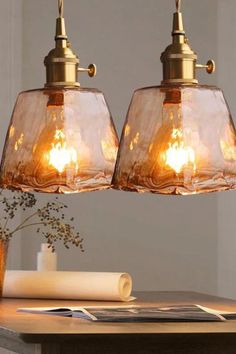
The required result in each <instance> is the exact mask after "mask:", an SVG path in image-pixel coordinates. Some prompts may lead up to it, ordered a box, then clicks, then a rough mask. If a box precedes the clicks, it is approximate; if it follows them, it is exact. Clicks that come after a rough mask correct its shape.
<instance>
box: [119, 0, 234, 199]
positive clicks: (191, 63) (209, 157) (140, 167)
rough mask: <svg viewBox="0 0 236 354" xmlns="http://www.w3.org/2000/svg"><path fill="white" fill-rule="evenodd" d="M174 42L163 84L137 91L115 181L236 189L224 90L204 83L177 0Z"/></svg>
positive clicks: (130, 185) (122, 185)
mask: <svg viewBox="0 0 236 354" xmlns="http://www.w3.org/2000/svg"><path fill="white" fill-rule="evenodd" d="M175 2H176V12H175V13H174V17H173V29H172V43H171V44H170V45H169V46H168V47H167V48H166V49H165V51H164V52H163V53H162V55H161V61H162V64H163V81H162V83H161V86H156V87H147V88H143V89H140V90H137V91H136V92H135V93H134V95H133V98H132V101H131V105H130V108H129V111H128V115H127V119H126V123H125V125H124V129H123V133H122V138H121V142H120V147H119V152H118V158H117V163H116V169H115V174H114V177H113V185H114V188H116V189H122V190H128V191H136V192H152V193H161V194H182V195H185V194H199V193H207V192H214V191H221V190H227V189H236V131H235V127H234V123H233V120H232V118H231V115H230V112H229V109H228V106H227V104H226V101H225V99H224V96H223V93H222V91H221V90H219V89H218V88H216V87H211V86H202V85H199V84H198V80H197V79H196V69H198V68H205V69H206V71H207V73H208V74H211V73H213V72H214V71H215V63H214V61H213V60H209V61H208V62H207V64H206V65H202V64H197V54H196V53H195V52H194V51H193V50H192V49H191V47H190V45H189V42H188V39H187V37H186V34H185V30H184V26H183V18H182V13H181V12H180V4H181V1H180V0H176V1H175Z"/></svg>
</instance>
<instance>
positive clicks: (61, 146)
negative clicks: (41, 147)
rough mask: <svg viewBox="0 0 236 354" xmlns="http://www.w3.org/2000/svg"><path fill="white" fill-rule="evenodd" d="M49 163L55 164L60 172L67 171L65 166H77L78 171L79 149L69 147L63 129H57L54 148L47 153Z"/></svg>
mask: <svg viewBox="0 0 236 354" xmlns="http://www.w3.org/2000/svg"><path fill="white" fill-rule="evenodd" d="M47 159H48V163H49V165H51V166H53V167H54V168H55V169H56V170H57V171H58V172H59V173H62V172H64V171H65V168H68V167H70V166H73V165H74V167H75V170H76V172H77V171H78V162H77V160H78V154H77V151H76V150H75V149H74V148H72V147H68V146H67V143H66V141H65V134H64V133H63V131H62V130H60V129H57V130H56V132H55V135H54V142H53V143H52V148H51V150H50V151H49V153H48V154H47Z"/></svg>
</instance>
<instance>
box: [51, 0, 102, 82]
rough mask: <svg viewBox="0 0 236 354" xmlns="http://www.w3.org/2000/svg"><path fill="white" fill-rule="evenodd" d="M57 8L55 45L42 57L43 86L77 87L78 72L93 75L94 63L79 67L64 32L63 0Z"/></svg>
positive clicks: (59, 1)
mask: <svg viewBox="0 0 236 354" xmlns="http://www.w3.org/2000/svg"><path fill="white" fill-rule="evenodd" d="M58 9H59V17H58V18H57V20H56V21H57V22H56V36H55V42H56V46H55V48H53V49H52V50H51V51H50V52H49V53H48V55H47V56H46V57H45V59H44V64H45V66H46V73H47V82H46V84H45V87H78V86H80V84H79V82H78V79H77V78H78V73H79V72H87V73H88V75H89V76H90V77H93V76H95V75H96V65H95V64H90V65H89V66H88V68H87V69H84V68H80V67H79V64H80V61H79V58H78V56H77V55H76V54H75V53H74V52H73V50H72V49H71V47H70V43H69V41H68V37H67V34H66V28H65V19H64V3H63V0H58Z"/></svg>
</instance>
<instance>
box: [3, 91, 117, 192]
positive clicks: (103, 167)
mask: <svg viewBox="0 0 236 354" xmlns="http://www.w3.org/2000/svg"><path fill="white" fill-rule="evenodd" d="M117 149H118V138H117V134H116V131H115V127H114V124H113V122H112V118H111V115H110V112H109V109H108V107H107V105H106V102H105V99H104V96H103V94H102V93H101V92H100V91H97V90H94V89H81V88H75V89H74V88H73V89H39V90H33V91H27V92H23V93H20V95H19V96H18V99H17V102H16V105H15V109H14V112H13V116H12V119H11V123H10V126H9V130H8V134H7V138H6V143H5V148H4V152H3V158H2V164H1V184H2V186H3V187H10V188H14V189H20V190H22V191H38V192H48V193H73V192H81V191H91V190H97V189H105V188H109V187H110V185H111V179H112V175H113V172H114V166H115V160H116V155H117Z"/></svg>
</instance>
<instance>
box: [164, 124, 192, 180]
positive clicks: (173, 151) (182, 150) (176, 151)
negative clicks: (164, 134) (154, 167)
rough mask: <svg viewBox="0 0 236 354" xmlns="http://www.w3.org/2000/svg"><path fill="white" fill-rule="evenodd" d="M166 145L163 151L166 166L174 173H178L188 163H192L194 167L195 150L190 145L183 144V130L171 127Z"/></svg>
mask: <svg viewBox="0 0 236 354" xmlns="http://www.w3.org/2000/svg"><path fill="white" fill-rule="evenodd" d="M168 145H169V148H168V150H167V151H166V153H165V163H166V165H167V166H170V167H171V168H172V169H173V170H174V171H175V172H176V173H180V172H181V171H182V170H183V168H184V167H185V166H188V165H189V164H192V165H194V169H196V166H195V152H194V150H193V149H192V148H191V147H189V146H185V144H184V142H183V132H182V131H181V130H180V129H173V131H172V134H171V140H170V142H169V143H168Z"/></svg>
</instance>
